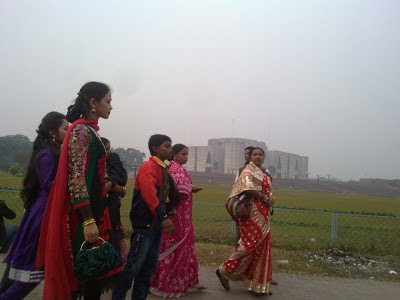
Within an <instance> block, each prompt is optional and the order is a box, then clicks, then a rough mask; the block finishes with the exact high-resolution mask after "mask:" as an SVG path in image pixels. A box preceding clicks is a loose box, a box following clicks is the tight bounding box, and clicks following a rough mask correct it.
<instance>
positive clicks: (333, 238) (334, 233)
mask: <svg viewBox="0 0 400 300" xmlns="http://www.w3.org/2000/svg"><path fill="white" fill-rule="evenodd" d="M336 242H337V213H332V220H331V247H332V248H333V247H335V246H336Z"/></svg>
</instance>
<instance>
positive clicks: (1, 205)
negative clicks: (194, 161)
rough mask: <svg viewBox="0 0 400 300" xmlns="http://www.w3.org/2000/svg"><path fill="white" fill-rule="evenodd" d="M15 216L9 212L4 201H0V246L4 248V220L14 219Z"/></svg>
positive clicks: (5, 240) (12, 212) (11, 211)
mask: <svg viewBox="0 0 400 300" xmlns="http://www.w3.org/2000/svg"><path fill="white" fill-rule="evenodd" d="M15 217H16V214H15V212H14V211H13V210H11V209H10V208H9V207H8V206H7V204H6V202H5V201H4V200H0V245H2V246H4V244H5V243H6V242H7V239H6V227H5V226H4V219H3V218H6V219H15Z"/></svg>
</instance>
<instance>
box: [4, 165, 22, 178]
mask: <svg viewBox="0 0 400 300" xmlns="http://www.w3.org/2000/svg"><path fill="white" fill-rule="evenodd" d="M8 173H10V174H11V175H15V176H23V175H24V169H23V168H22V165H21V164H20V163H14V164H12V165H11V167H10V169H9V170H8Z"/></svg>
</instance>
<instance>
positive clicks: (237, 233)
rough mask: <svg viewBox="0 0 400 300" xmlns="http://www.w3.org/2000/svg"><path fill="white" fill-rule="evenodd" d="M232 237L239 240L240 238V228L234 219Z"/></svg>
mask: <svg viewBox="0 0 400 300" xmlns="http://www.w3.org/2000/svg"><path fill="white" fill-rule="evenodd" d="M232 237H233V238H234V239H235V241H238V240H239V238H240V234H239V228H238V226H237V223H236V222H235V221H232Z"/></svg>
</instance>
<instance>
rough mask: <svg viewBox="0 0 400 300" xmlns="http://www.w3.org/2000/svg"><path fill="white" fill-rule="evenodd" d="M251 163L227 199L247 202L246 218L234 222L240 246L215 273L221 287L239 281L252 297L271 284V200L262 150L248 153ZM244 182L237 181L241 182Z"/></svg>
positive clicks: (269, 181) (273, 200) (269, 182)
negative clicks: (242, 196) (245, 200)
mask: <svg viewBox="0 0 400 300" xmlns="http://www.w3.org/2000/svg"><path fill="white" fill-rule="evenodd" d="M250 157H251V161H250V163H249V164H248V165H247V166H246V168H245V169H244V170H243V172H242V173H241V175H240V177H239V180H237V181H236V182H235V184H234V186H233V189H232V192H231V194H230V196H229V199H231V198H232V197H235V196H239V195H242V194H244V195H245V196H247V197H248V198H249V199H250V202H249V204H250V214H249V216H248V217H244V218H243V219H238V218H237V217H234V216H232V218H233V219H234V220H235V221H236V222H238V224H239V228H240V236H241V240H240V242H239V243H240V244H239V246H238V247H237V248H236V249H235V252H234V253H233V254H232V255H231V256H230V258H229V259H228V260H226V261H225V262H224V263H223V264H221V265H220V266H219V268H218V269H217V271H216V274H217V276H218V278H219V279H220V281H221V284H222V286H223V287H224V288H225V289H226V290H228V291H229V290H230V287H229V280H243V281H244V282H245V285H246V287H247V288H248V289H249V290H250V291H252V293H253V294H255V295H261V294H269V295H271V294H272V292H271V291H270V289H269V288H270V283H271V281H272V269H271V233H270V223H269V216H270V214H269V212H270V207H271V206H272V205H273V204H274V202H275V199H274V197H272V190H271V177H270V176H269V175H268V174H267V173H266V172H265V170H264V168H263V167H262V164H263V162H264V150H263V149H261V148H259V147H255V148H254V149H253V150H252V151H251V152H250ZM244 177H245V178H246V180H240V179H241V178H244Z"/></svg>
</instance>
